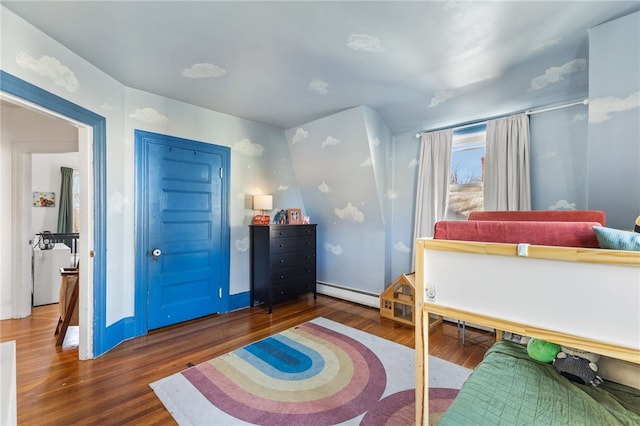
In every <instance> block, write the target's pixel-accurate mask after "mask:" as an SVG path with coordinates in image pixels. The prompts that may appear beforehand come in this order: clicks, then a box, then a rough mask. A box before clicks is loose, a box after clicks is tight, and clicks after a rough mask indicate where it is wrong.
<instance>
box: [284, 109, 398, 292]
mask: <svg viewBox="0 0 640 426" xmlns="http://www.w3.org/2000/svg"><path fill="white" fill-rule="evenodd" d="M285 133H286V136H287V142H288V144H289V149H290V151H291V157H292V159H293V164H294V168H295V171H296V176H297V181H298V185H299V186H300V190H301V191H302V197H303V199H304V211H303V214H305V215H308V216H310V219H311V223H316V224H318V230H317V233H318V234H317V235H318V236H317V239H318V255H317V262H318V266H317V270H318V281H320V282H323V283H327V284H333V285H337V286H341V287H350V288H355V289H359V290H364V291H368V292H372V293H376V294H377V293H380V292H381V291H382V290H383V289H384V284H385V276H386V274H385V264H386V262H385V239H386V235H385V232H386V230H385V222H384V217H383V205H382V199H381V197H382V194H383V192H384V189H383V188H384V187H383V186H382V185H383V184H384V179H385V174H386V164H385V162H384V161H383V158H382V157H383V155H384V153H385V147H386V146H387V145H388V144H389V143H390V139H391V134H390V132H389V130H388V129H387V128H386V126H385V125H384V123H382V121H381V120H380V119H379V118H377V114H376V113H375V112H374V111H372V110H371V109H369V108H366V107H357V108H352V109H349V110H347V111H343V112H340V113H337V114H334V115H331V116H329V117H326V118H322V119H320V120H315V121H312V122H310V123H306V124H303V125H301V126H297V127H295V128H292V129H288V130H287V131H286V132H285ZM288 207H296V206H294V205H292V206H288Z"/></svg>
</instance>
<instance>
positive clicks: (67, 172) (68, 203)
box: [58, 167, 73, 233]
mask: <svg viewBox="0 0 640 426" xmlns="http://www.w3.org/2000/svg"><path fill="white" fill-rule="evenodd" d="M60 173H61V175H62V180H61V182H60V204H59V205H60V210H59V212H58V232H65V233H66V232H73V169H71V168H69V167H60Z"/></svg>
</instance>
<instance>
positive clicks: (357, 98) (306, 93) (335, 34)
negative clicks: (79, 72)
mask: <svg viewBox="0 0 640 426" xmlns="http://www.w3.org/2000/svg"><path fill="white" fill-rule="evenodd" d="M2 5H3V6H5V7H7V8H8V9H10V10H11V11H13V12H14V13H16V14H17V15H19V16H21V17H22V18H23V19H25V20H26V21H28V22H30V23H31V24H32V25H34V26H35V27H37V28H39V29H41V30H42V31H43V32H45V33H46V34H48V35H49V36H51V37H52V38H54V39H56V40H57V41H59V42H60V43H62V44H63V45H65V46H67V47H68V48H69V49H71V50H72V51H74V52H75V53H76V54H78V55H80V56H81V57H83V58H85V59H86V60H87V61H89V62H90V63H92V64H94V65H95V66H96V67H98V68H99V69H101V70H102V71H104V72H105V73H107V74H109V75H110V76H112V77H113V78H115V79H116V80H118V81H120V82H121V83H123V84H124V85H126V86H128V87H131V88H135V89H140V90H143V91H147V92H151V93H155V94H158V95H161V96H165V97H168V98H172V99H176V100H179V101H183V102H187V103H189V104H193V105H198V106H202V107H205V108H208V109H211V110H214V111H219V112H224V113H228V114H232V115H234V116H238V117H241V118H246V119H249V120H253V121H257V122H262V123H265V124H269V125H272V126H275V127H280V128H284V129H289V128H292V127H294V126H297V125H299V124H302V123H306V122H309V121H312V120H315V119H318V118H321V117H325V116H328V115H330V114H333V113H336V112H338V111H343V110H345V109H348V108H352V107H355V106H360V105H364V106H367V107H370V108H372V109H373V110H375V111H376V112H378V114H379V115H380V117H381V118H382V120H383V121H384V122H385V123H386V124H387V126H388V127H389V129H390V130H391V132H392V133H393V134H398V133H403V132H408V131H418V130H421V129H428V128H432V127H436V126H439V125H446V124H455V123H460V122H463V121H466V120H470V119H478V118H484V117H486V114H487V111H490V112H491V113H493V114H495V113H503V112H512V111H515V110H518V109H522V108H530V107H536V106H543V105H549V104H553V103H556V102H562V101H566V100H567V99H574V98H578V97H584V96H585V95H586V94H587V93H588V90H587V87H588V71H587V70H588V33H587V31H588V29H589V28H591V27H593V26H596V25H598V24H600V23H603V22H606V21H609V20H611V19H614V18H617V17H620V16H623V15H627V14H629V13H631V12H634V11H637V10H640V2H638V1H627V2H617V1H607V0H605V1H584V2H582V1H568V2H559V1H553V2H541V1H510V2H480V1H474V2H470V1H469V2H465V1H425V2H421V1H412V2H398V1H376V2H360V1H356V2H325V1H289V2H279V1H264V2H248V1H236V2H219V1H198V2H187V1H140V2H133V1H108V2H107V1H104V2H100V1H74V2H69V1H67V2H63V1H45V2H40V1H6V0H3V1H2ZM25 54H27V55H28V52H26V53H25ZM21 61H22V62H23V63H24V64H25V66H31V67H33V68H35V69H37V68H38V67H40V65H39V62H40V61H42V58H41V57H23V58H21ZM62 65H63V64H62ZM452 117H454V119H453V120H454V121H453V123H452V122H451V120H452Z"/></svg>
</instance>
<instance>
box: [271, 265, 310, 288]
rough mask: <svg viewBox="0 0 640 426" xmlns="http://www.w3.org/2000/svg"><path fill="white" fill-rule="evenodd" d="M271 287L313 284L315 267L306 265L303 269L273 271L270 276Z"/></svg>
mask: <svg viewBox="0 0 640 426" xmlns="http://www.w3.org/2000/svg"><path fill="white" fill-rule="evenodd" d="M271 279H272V280H273V285H282V284H287V283H292V284H294V285H295V284H296V283H300V282H308V281H311V282H315V279H316V266H315V265H308V266H307V267H306V268H304V269H283V270H282V271H274V272H273V274H272V275H271Z"/></svg>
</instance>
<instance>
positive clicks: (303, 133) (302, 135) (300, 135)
mask: <svg viewBox="0 0 640 426" xmlns="http://www.w3.org/2000/svg"><path fill="white" fill-rule="evenodd" d="M308 137H309V131H308V130H305V129H303V128H302V127H298V128H297V129H296V133H295V134H294V135H293V138H291V143H298V142H300V141H301V140H304V139H306V138H308Z"/></svg>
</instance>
